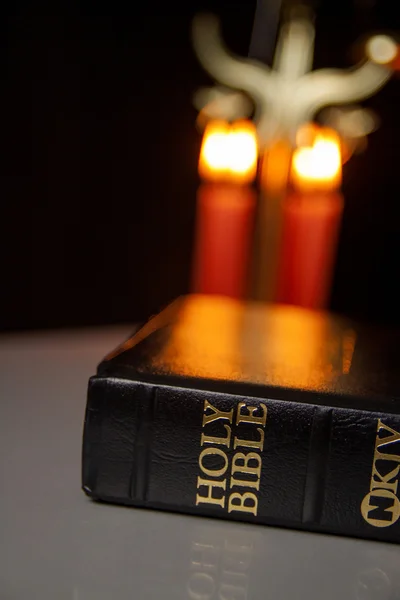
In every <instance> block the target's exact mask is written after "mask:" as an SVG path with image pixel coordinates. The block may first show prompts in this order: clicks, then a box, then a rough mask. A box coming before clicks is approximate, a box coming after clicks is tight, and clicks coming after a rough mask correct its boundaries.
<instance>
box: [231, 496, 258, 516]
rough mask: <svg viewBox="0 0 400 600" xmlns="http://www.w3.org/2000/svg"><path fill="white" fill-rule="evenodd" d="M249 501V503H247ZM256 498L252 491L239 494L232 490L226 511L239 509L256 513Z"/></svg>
mask: <svg viewBox="0 0 400 600" xmlns="http://www.w3.org/2000/svg"><path fill="white" fill-rule="evenodd" d="M249 501H250V504H249ZM257 507H258V499H257V496H256V495H255V494H253V492H245V493H244V494H239V493H238V492H234V493H233V494H231V495H230V496H229V503H228V512H229V513H230V512H232V511H234V510H235V511H239V512H246V513H251V514H252V515H257Z"/></svg>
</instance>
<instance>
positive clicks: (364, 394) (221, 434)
mask: <svg viewBox="0 0 400 600" xmlns="http://www.w3.org/2000/svg"><path fill="white" fill-rule="evenodd" d="M399 345H400V333H399V332H398V331H393V330H381V329H376V328H373V327H367V326H361V325H357V324H354V323H352V322H349V321H347V320H345V319H342V318H339V317H336V316H332V315H329V314H328V313H323V312H312V311H308V310H303V309H300V308H295V307H289V306H273V305H264V304H262V303H257V302H239V301H235V300H230V299H227V298H221V297H213V296H187V297H184V298H181V299H178V300H177V301H176V302H174V303H173V304H171V305H170V306H169V307H168V308H166V309H165V310H164V311H163V312H161V313H160V314H159V315H158V316H156V317H154V318H152V319H151V320H150V321H149V322H148V323H147V324H145V325H144V326H143V327H141V328H140V329H139V330H138V331H137V332H136V333H135V334H134V335H133V336H132V337H131V338H130V339H129V340H127V341H126V342H125V343H124V344H122V345H121V346H120V347H119V348H118V349H117V350H116V351H114V352H112V353H111V354H110V355H109V356H107V357H106V358H105V359H104V360H103V362H101V363H100V365H99V367H98V370H97V374H96V375H95V376H94V377H92V378H91V379H90V382H89V391H88V402H87V409H86V417H85V426H84V441H83V489H84V490H85V492H86V493H87V494H88V495H89V496H91V497H92V498H95V499H99V500H104V501H108V502H114V503H121V504H127V505H132V506H136V507H148V508H156V509H161V510H171V511H178V512H183V513H190V514H194V515H206V516H214V517H220V518H224V519H236V520H243V521H249V522H254V523H260V524H270V525H276V526H285V527H292V528H298V529H307V530H311V531H321V532H330V533H335V534H341V535H350V536H357V537H364V538H371V539H379V540H386V541H392V542H400V500H399V495H400V490H399V489H398V488H399V479H400V474H399V471H400V414H399V413H400V411H399V407H400V369H399Z"/></svg>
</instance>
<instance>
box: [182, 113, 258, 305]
mask: <svg viewBox="0 0 400 600" xmlns="http://www.w3.org/2000/svg"><path fill="white" fill-rule="evenodd" d="M256 169H257V144H256V136H255V130H254V126H253V125H252V124H251V123H250V122H248V121H244V122H243V121H241V122H237V123H235V124H233V125H232V126H230V125H229V124H228V123H225V122H220V121H218V122H217V121H214V122H211V123H210V124H209V125H208V126H207V128H206V131H205V133H204V138H203V144H202V148H201V152H200V161H199V173H200V176H201V177H202V178H203V180H205V181H204V183H202V185H201V186H200V187H199V190H198V194H197V220H196V242H195V255H194V268H193V288H194V291H195V292H200V293H206V294H221V295H226V296H231V297H234V298H240V297H243V296H244V295H245V292H246V285H247V278H248V265H249V259H250V247H251V239H252V230H253V221H254V214H255V205H256V197H255V194H254V191H253V190H252V188H251V187H250V186H249V183H250V182H251V181H252V180H253V179H254V177H255V175H256Z"/></svg>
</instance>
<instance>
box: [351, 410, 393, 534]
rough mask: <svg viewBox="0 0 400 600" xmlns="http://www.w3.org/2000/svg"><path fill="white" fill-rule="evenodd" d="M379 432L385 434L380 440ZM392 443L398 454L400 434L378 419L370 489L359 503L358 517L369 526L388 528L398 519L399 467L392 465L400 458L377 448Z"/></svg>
mask: <svg viewBox="0 0 400 600" xmlns="http://www.w3.org/2000/svg"><path fill="white" fill-rule="evenodd" d="M382 431H383V432H385V433H388V434H389V435H386V436H385V437H381V436H380V432H382ZM396 443H398V446H396V449H397V448H398V450H399V451H400V433H399V432H397V431H396V430H395V429H393V428H392V427H389V425H386V424H385V423H383V422H382V421H381V419H378V425H377V433H376V440H375V451H374V459H373V463H372V474H371V481H370V488H369V492H368V494H367V495H366V496H365V498H364V499H363V501H362V503H361V514H362V516H363V518H364V520H365V521H366V522H367V523H368V524H369V525H372V526H373V527H390V526H391V525H393V524H394V523H396V522H397V521H398V519H399V517H400V500H399V498H398V496H397V492H398V486H399V473H400V464H397V466H394V464H396V463H400V455H398V454H394V453H393V454H389V453H387V452H381V448H383V447H385V450H386V447H387V446H390V445H391V444H396ZM391 447H392V446H391ZM393 463H394V464H393Z"/></svg>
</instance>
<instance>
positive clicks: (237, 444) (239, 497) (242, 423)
mask: <svg viewBox="0 0 400 600" xmlns="http://www.w3.org/2000/svg"><path fill="white" fill-rule="evenodd" d="M224 421H225V422H224ZM226 421H228V423H229V424H228V423H227V422H226ZM266 421H267V406H266V405H265V404H264V403H263V402H259V403H258V404H254V403H252V402H251V401H250V402H248V401H246V402H245V401H241V402H238V404H237V409H236V418H235V419H234V408H231V410H229V411H222V410H219V409H218V408H216V407H215V406H213V404H211V402H209V401H208V400H205V401H204V408H203V422H202V428H203V430H202V432H201V438H200V446H201V448H202V450H201V452H200V455H199V461H198V462H199V467H200V470H201V476H199V477H198V478H197V494H196V506H197V505H199V504H209V505H214V506H216V507H219V509H221V508H222V509H225V507H226V503H228V507H227V510H228V512H229V513H230V512H234V511H235V512H241V513H247V514H251V515H255V516H256V515H257V510H258V497H257V493H258V492H259V490H260V480H261V470H262V456H261V452H262V451H263V449H264V438H265V431H264V428H265V424H266ZM209 425H211V427H210V428H209ZM254 426H256V427H254ZM232 431H233V432H234V435H232ZM232 438H233V439H232ZM232 442H233V443H232ZM222 447H223V448H224V449H222ZM238 448H240V449H246V451H245V452H240V451H237V452H234V451H235V450H237V449H238ZM248 450H250V451H248ZM207 457H211V458H212V459H213V460H211V461H210V462H208V461H207ZM229 464H230V475H229V474H228V475H227V477H228V479H226V478H224V479H222V480H221V478H222V477H224V476H225V477H226V473H227V471H228V468H229ZM205 477H207V478H205ZM227 481H228V485H229V489H230V490H232V488H239V489H240V491H236V490H232V491H231V492H230V493H229V495H228V494H227V493H226V489H227ZM380 482H381V484H383V483H385V479H384V478H383V477H381V478H380ZM249 490H252V491H249ZM227 497H228V502H227Z"/></svg>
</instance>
